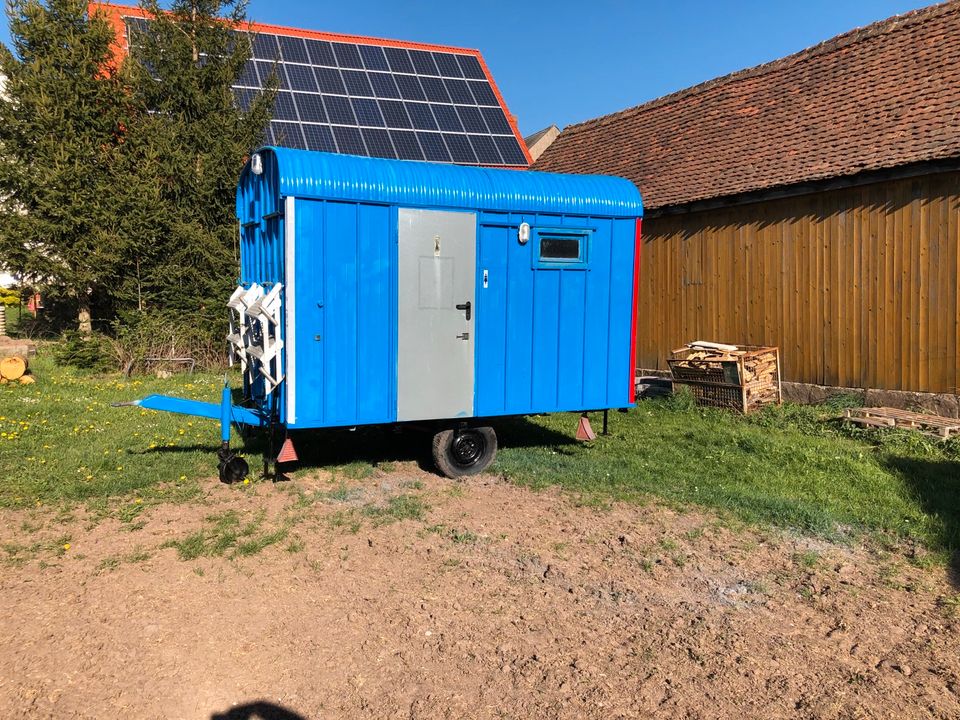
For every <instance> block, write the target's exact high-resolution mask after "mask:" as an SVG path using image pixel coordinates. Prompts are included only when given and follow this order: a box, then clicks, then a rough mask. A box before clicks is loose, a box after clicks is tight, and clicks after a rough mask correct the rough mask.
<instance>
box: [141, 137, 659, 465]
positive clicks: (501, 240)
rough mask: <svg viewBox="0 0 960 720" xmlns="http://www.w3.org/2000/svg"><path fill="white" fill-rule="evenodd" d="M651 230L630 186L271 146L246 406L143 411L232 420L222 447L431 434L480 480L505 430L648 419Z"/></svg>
mask: <svg viewBox="0 0 960 720" xmlns="http://www.w3.org/2000/svg"><path fill="white" fill-rule="evenodd" d="M641 215H642V204H641V199H640V194H639V192H638V190H637V188H636V187H635V186H634V185H633V184H632V183H630V182H629V181H627V180H625V179H622V178H616V177H603V176H589V175H559V174H551V173H539V172H533V171H517V170H497V169H488V168H480V167H463V166H457V165H440V164H432V163H423V162H411V161H397V160H381V159H375V158H367V157H355V156H349V155H337V154H330V153H320V152H306V151H300V150H293V149H288V148H278V147H266V148H263V149H261V150H259V151H258V152H257V153H255V154H254V155H253V156H252V157H251V159H250V161H249V162H248V163H247V165H246V167H245V168H244V170H243V173H242V175H241V177H240V182H239V186H238V189H237V217H238V219H239V223H240V278H239V285H238V287H237V289H236V292H234V294H233V296H232V297H231V298H230V301H229V303H228V305H229V307H230V308H231V312H232V314H233V322H232V327H231V334H230V339H229V340H230V346H231V349H232V351H233V353H234V355H235V357H236V359H237V361H238V362H239V364H240V365H241V368H242V372H243V376H244V398H245V400H244V402H243V403H242V406H238V407H234V406H229V407H227V406H228V405H229V397H228V396H227V395H225V396H224V400H223V402H222V404H223V405H224V407H223V408H218V407H217V406H216V405H214V404H209V405H204V406H203V407H200V405H202V404H197V403H189V402H187V401H182V400H176V399H173V398H163V397H158V396H153V397H151V398H146V399H144V400H142V401H139V404H140V405H141V406H144V407H153V408H155V409H160V410H172V411H174V412H187V413H193V414H200V415H206V416H209V417H221V418H222V420H223V422H224V424H225V425H226V428H225V437H224V440H225V441H226V440H229V421H230V420H232V421H234V422H241V423H245V424H254V425H256V424H260V425H264V426H265V425H275V426H278V427H280V428H282V429H283V431H284V432H286V431H293V430H302V429H308V428H311V429H312V428H342V427H355V426H361V425H384V424H392V423H418V424H420V425H422V426H424V427H426V428H428V429H429V430H431V432H433V433H434V439H433V447H434V457H435V459H436V461H437V465H438V467H439V469H440V470H441V471H442V472H444V473H445V474H447V475H450V476H459V475H465V474H472V473H475V472H479V471H481V470H482V469H483V468H484V467H486V466H487V465H488V464H489V462H490V461H492V459H493V456H494V454H495V452H496V435H495V433H494V431H493V430H492V429H491V428H490V427H489V425H490V423H491V421H492V420H493V419H494V418H497V417H500V416H508V415H526V414H533V413H554V412H565V411H585V410H603V409H609V408H624V407H628V406H630V405H632V404H633V402H634V391H633V388H634V382H633V370H634V367H633V365H634V363H633V357H634V334H635V330H634V328H635V319H636V312H637V287H638V271H639V262H640V258H639V254H640V218H641ZM224 447H225V448H226V446H224ZM224 452H226V451H224ZM224 452H222V453H221V476H223V475H224V471H223V466H224V465H225V462H224V457H225V455H224ZM227 456H228V461H229V460H232V459H233V456H232V455H229V453H227ZM226 464H229V462H227V463H226ZM234 469H236V468H234ZM228 470H229V468H228ZM226 475H227V477H224V479H226V480H229V479H231V473H230V472H229V471H228V472H227V473H226ZM236 475H238V473H236V472H235V473H233V476H234V479H235V476H236Z"/></svg>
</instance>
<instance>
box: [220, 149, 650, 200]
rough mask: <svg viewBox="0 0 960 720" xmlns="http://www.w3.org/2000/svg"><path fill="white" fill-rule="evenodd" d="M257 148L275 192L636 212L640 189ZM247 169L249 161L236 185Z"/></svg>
mask: <svg viewBox="0 0 960 720" xmlns="http://www.w3.org/2000/svg"><path fill="white" fill-rule="evenodd" d="M259 152H260V155H261V157H262V158H263V164H264V172H263V175H261V176H258V177H260V178H263V177H265V176H267V175H270V174H272V173H274V172H277V173H278V178H279V180H278V187H277V191H278V193H279V195H280V196H287V195H293V196H296V197H304V198H320V199H328V200H349V201H356V202H367V203H370V202H373V203H384V204H393V205H402V206H405V207H429V208H459V209H469V210H488V211H495V210H501V211H505V212H520V211H524V212H541V213H554V214H572V215H592V216H606V217H637V216H639V215H640V214H642V204H641V201H640V193H639V191H638V190H637V188H636V186H634V185H633V183H631V182H630V181H629V180H625V179H623V178H615V177H608V176H602V175H559V174H554V173H541V172H534V171H532V170H524V171H516V170H499V169H491V168H478V167H465V166H461V165H446V164H439V163H425V162H414V161H410V160H382V159H379V158H367V157H358V156H353V155H340V154H334V153H322V152H307V151H303V150H293V149H290V148H276V147H271V148H263V149H262V150H260V151H259ZM250 175H252V173H251V172H250V165H249V163H248V165H247V167H246V168H245V169H244V171H243V176H242V177H241V181H240V182H241V185H242V184H243V183H245V182H247V178H248V176H250ZM239 211H240V208H239V207H238V212H239Z"/></svg>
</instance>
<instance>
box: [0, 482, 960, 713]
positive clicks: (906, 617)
mask: <svg viewBox="0 0 960 720" xmlns="http://www.w3.org/2000/svg"><path fill="white" fill-rule="evenodd" d="M348 485H351V486H354V487H353V489H352V490H350V491H348V492H339V493H331V494H330V495H329V497H328V496H324V497H325V499H324V500H322V501H317V502H310V503H308V502H303V501H302V500H301V501H300V502H299V503H298V502H297V492H298V491H304V492H312V491H326V490H329V489H330V488H331V487H332V484H331V481H330V479H329V477H328V476H322V475H318V476H315V477H310V478H306V479H297V480H294V481H291V482H290V483H284V484H278V485H270V484H257V485H255V486H249V487H247V488H236V487H226V486H221V485H219V484H217V483H216V482H215V481H214V480H211V481H209V483H207V485H206V486H205V489H206V491H207V497H206V500H205V501H204V502H202V503H201V502H194V503H190V504H179V505H175V504H167V505H156V506H150V507H146V509H145V510H144V511H143V512H142V513H141V514H140V515H139V516H138V518H137V522H130V521H129V518H128V522H122V521H121V520H120V519H117V518H116V517H114V518H110V519H105V520H101V521H99V522H93V521H91V518H90V517H85V516H84V514H83V513H79V512H78V513H74V514H73V516H72V517H71V516H67V517H63V516H61V515H58V514H57V513H56V512H55V511H53V510H50V511H47V510H45V509H44V508H40V509H37V510H31V511H29V512H27V511H16V512H14V511H7V512H5V513H3V516H4V517H3V523H2V527H0V542H2V544H3V547H5V548H7V549H6V552H5V553H4V552H0V555H4V556H5V557H4V559H3V562H2V564H0V716H2V717H5V718H7V717H17V718H19V717H23V718H26V717H29V718H57V719H58V720H65V719H67V718H202V719H204V720H206V719H211V718H228V719H232V720H236V719H238V718H254V717H262V718H268V719H269V718H281V719H286V720H295V719H296V718H311V719H313V718H534V717H537V718H603V719H604V720H607V719H609V718H649V717H658V718H920V717H924V718H926V717H936V718H958V717H960V653H958V639H960V625H958V621H957V620H955V619H954V616H953V612H952V610H953V609H954V607H955V606H954V604H953V602H952V600H951V599H952V598H955V597H956V589H955V588H954V587H953V586H952V585H951V584H950V582H949V580H948V578H947V577H945V572H944V570H943V568H939V567H938V568H933V569H922V568H919V567H917V566H916V565H915V564H912V563H909V562H907V561H906V560H905V558H904V556H903V555H902V553H901V554H896V553H895V554H885V553H882V552H879V553H878V551H876V550H871V551H868V550H866V549H864V548H862V547H859V546H857V547H851V546H848V545H833V544H829V543H826V542H823V541H814V540H810V539H804V538H798V537H795V536H792V535H790V534H787V533H782V532H778V531H777V532H774V531H769V530H762V529H751V528H744V527H740V526H738V525H737V524H736V523H731V522H728V521H722V520H720V519H719V518H718V517H716V516H712V515H709V514H705V513H702V512H692V511H691V512H684V513H680V512H677V511H675V510H671V509H668V508H665V507H662V506H658V505H655V504H650V505H648V506H644V507H638V506H627V505H617V506H613V507H610V508H599V509H598V508H591V507H579V506H577V504H576V503H575V502H574V500H573V499H571V498H569V497H566V496H564V495H562V494H560V493H558V492H554V491H548V492H539V493H537V492H533V491H530V490H527V489H524V488H518V487H515V486H512V485H510V484H507V483H505V482H503V481H501V480H499V479H497V478H494V477H482V478H478V479H474V480H471V481H468V482H465V483H459V484H454V483H450V482H449V481H446V480H442V479H440V478H438V477H435V476H433V475H429V474H427V473H425V472H423V471H421V470H419V469H418V468H417V467H416V466H415V465H413V464H410V465H400V466H399V467H398V468H396V469H394V470H392V471H391V472H388V473H387V472H379V471H378V472H377V473H376V474H375V476H373V477H369V478H366V479H364V480H354V481H348ZM400 494H403V495H407V496H415V497H417V498H420V499H421V500H422V501H423V502H424V503H426V504H427V505H428V506H429V509H428V510H427V511H426V513H425V515H424V516H423V517H420V518H406V519H400V520H396V521H394V522H385V521H384V520H385V519H389V518H384V517H382V516H377V517H379V519H376V518H375V516H373V515H366V516H365V515H363V514H362V513H359V512H355V510H356V509H357V508H361V507H371V503H373V506H376V505H377V503H381V504H382V503H384V502H386V501H387V500H388V499H389V498H390V497H395V496H398V495H400ZM225 510H234V511H236V512H237V513H239V514H240V515H241V516H242V517H244V518H254V519H256V522H262V524H263V525H264V527H266V526H269V525H271V523H272V524H273V526H275V527H280V525H279V523H280V522H281V519H282V518H288V525H287V527H289V534H288V535H287V536H286V537H285V538H284V539H283V540H282V542H277V543H276V544H273V545H271V546H269V547H266V548H265V549H263V550H262V552H259V553H257V554H253V555H250V556H242V557H230V555H231V553H230V552H227V553H226V554H225V555H224V556H220V557H200V558H197V559H193V560H183V559H181V558H180V557H179V556H178V553H177V551H176V550H175V549H174V548H169V547H168V548H161V547H160V546H161V545H162V544H163V543H164V541H168V540H178V539H181V538H183V537H185V536H186V535H188V534H189V533H190V532H192V531H195V530H196V529H198V528H200V527H201V526H204V522H205V518H206V517H209V516H211V515H213V514H218V513H222V512H224V511H225ZM264 511H265V512H266V514H265V515H263V513H264ZM351 513H354V514H353V515H351ZM290 518H293V519H292V520H291V519H290ZM350 518H354V519H353V520H351V519H350ZM207 522H208V524H209V521H207ZM25 533H30V534H31V537H32V538H33V540H32V542H33V543H34V546H33V549H32V550H30V551H27V550H24V549H23V548H22V544H23V543H24V542H25V541H24V534H25ZM64 536H69V544H70V547H69V549H66V548H64V547H62V545H63V544H65V543H63V544H61V545H58V544H57V543H59V542H60V540H61V539H63V537H64ZM58 538H59V539H58ZM16 543H20V544H21V550H15V549H11V548H14V547H15V544H16Z"/></svg>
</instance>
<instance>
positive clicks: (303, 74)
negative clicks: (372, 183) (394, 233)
mask: <svg viewBox="0 0 960 720" xmlns="http://www.w3.org/2000/svg"><path fill="white" fill-rule="evenodd" d="M126 21H127V33H128V38H129V37H130V35H131V32H130V31H131V29H132V28H131V25H135V26H140V25H141V24H142V23H144V21H143V20H140V19H138V18H126ZM251 39H252V43H251V44H252V47H253V57H252V59H251V60H250V61H249V62H247V65H246V67H245V68H244V71H243V73H242V75H241V76H240V78H239V79H238V82H237V84H236V85H235V86H234V88H233V92H234V95H235V97H236V100H237V103H238V105H239V106H240V107H241V108H243V109H246V108H248V107H249V106H250V104H251V102H253V100H254V98H255V97H256V96H257V95H258V94H259V93H262V92H263V88H264V87H266V86H267V84H268V83H269V82H270V80H271V78H272V77H274V76H276V80H277V84H278V92H277V98H276V103H275V105H274V112H273V120H272V121H271V122H270V127H269V128H267V141H268V142H270V143H272V144H275V145H281V146H284V147H293V148H301V149H307V150H323V151H326V152H339V153H346V154H350V155H368V156H371V157H382V158H398V159H401V160H428V161H431V162H453V163H459V164H468V165H512V166H526V165H527V158H526V156H525V155H524V153H523V150H522V149H521V147H520V143H519V142H518V140H517V137H516V135H515V134H514V132H513V129H512V128H511V126H510V123H509V122H508V121H507V117H506V115H505V114H504V110H503V107H502V106H501V105H500V103H499V101H498V100H497V96H496V94H495V93H494V91H493V88H491V86H490V82H489V80H488V79H487V76H486V74H485V73H484V71H483V68H482V67H481V65H480V61H479V60H478V59H477V57H476V56H474V55H469V54H461V53H454V52H436V51H430V50H420V49H413V48H405V47H395V46H388V45H368V44H357V43H349V42H331V41H327V40H317V39H313V38H301V37H294V36H291V35H279V34H269V33H257V34H255V35H253V36H252V38H251Z"/></svg>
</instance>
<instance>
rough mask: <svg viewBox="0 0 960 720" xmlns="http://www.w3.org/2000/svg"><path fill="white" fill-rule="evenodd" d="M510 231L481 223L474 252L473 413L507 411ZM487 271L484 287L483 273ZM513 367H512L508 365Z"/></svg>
mask: <svg viewBox="0 0 960 720" xmlns="http://www.w3.org/2000/svg"><path fill="white" fill-rule="evenodd" d="M509 235H510V231H509V229H508V228H505V227H495V226H494V227H491V226H489V225H486V226H481V228H480V232H479V240H480V251H479V253H477V258H478V259H477V283H476V287H477V291H476V296H477V315H476V317H477V330H476V332H477V342H476V345H475V347H476V370H475V373H474V377H475V378H476V383H475V387H476V396H475V400H474V407H475V408H476V414H477V415H479V416H484V415H501V414H503V413H504V412H507V406H506V402H507V397H506V395H507V393H506V377H507V372H508V370H507V364H508V362H509V360H510V353H509V352H508V349H507V328H508V327H509V318H508V316H507V303H508V302H509V296H510V289H509V285H508V276H507V258H508V252H507V248H508V245H509V240H508V238H509ZM484 271H486V272H487V276H488V280H487V287H484V286H483V273H484ZM511 369H513V368H511Z"/></svg>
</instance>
